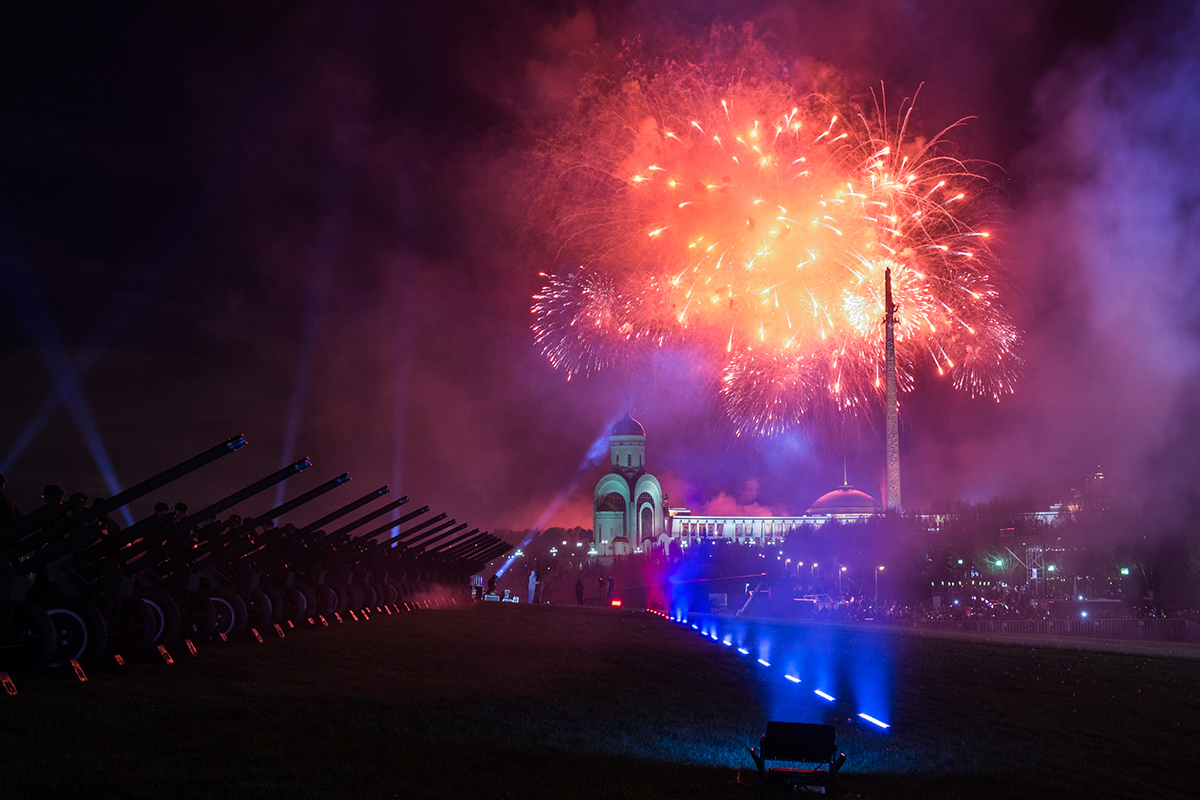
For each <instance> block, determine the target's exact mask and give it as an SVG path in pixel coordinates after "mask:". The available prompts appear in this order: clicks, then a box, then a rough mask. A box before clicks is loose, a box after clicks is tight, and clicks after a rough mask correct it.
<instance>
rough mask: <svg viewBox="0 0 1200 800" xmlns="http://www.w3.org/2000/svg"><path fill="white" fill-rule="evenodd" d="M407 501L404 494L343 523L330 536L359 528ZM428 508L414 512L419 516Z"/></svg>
mask: <svg viewBox="0 0 1200 800" xmlns="http://www.w3.org/2000/svg"><path fill="white" fill-rule="evenodd" d="M407 502H408V495H404V497H401V498H400V499H399V500H393V501H392V502H390V503H388V504H387V505H386V506H383V507H382V508H377V509H375V510H374V511H372V512H371V513H370V514H364V515H363V516H361V517H359V518H358V519H356V520H354V522H351V523H350V524H349V525H343V526H342V527H340V528H338V529H337V530H336V531H334V532H333V533H331V534H330V536H341V535H342V534H343V533H349V532H350V531H352V530H355V529H356V528H361V527H362V526H363V525H366V524H367V523H368V522H370V521H371V520H376V519H379V518H380V517H382V516H383V515H384V514H387V513H389V512H391V511H395V510H396V509H397V508H399V507H400V506H402V505H404V504H405V503H407ZM428 510H429V506H425V507H424V508H421V509H418V510H417V511H416V512H414V513H415V514H416V515H417V516H420V515H422V514H424V513H425V512H426V511H428ZM410 519H411V517H410Z"/></svg>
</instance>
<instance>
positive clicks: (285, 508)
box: [243, 472, 350, 528]
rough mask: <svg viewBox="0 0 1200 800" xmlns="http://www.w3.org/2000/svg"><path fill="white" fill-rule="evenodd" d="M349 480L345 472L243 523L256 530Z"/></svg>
mask: <svg viewBox="0 0 1200 800" xmlns="http://www.w3.org/2000/svg"><path fill="white" fill-rule="evenodd" d="M348 480H350V473H349V472H343V473H342V474H341V475H338V476H337V477H336V478H331V479H330V480H327V481H325V482H324V483H322V484H321V485H320V486H317V487H316V488H314V489H309V490H308V491H307V492H305V493H304V494H302V495H300V496H299V497H295V498H293V499H291V500H288V501H287V502H286V503H280V504H279V505H277V506H275V507H274V508H272V509H271V510H270V511H267V512H265V513H263V514H259V515H258V516H257V517H255V518H253V519H250V520H246V521H245V522H244V523H243V525H244V526H246V527H249V528H254V527H257V526H259V525H262V524H263V523H265V522H270V521H271V520H274V519H278V518H279V517H282V516H283V515H284V514H286V513H288V512H289V511H292V510H294V509H296V508H299V507H300V506H302V505H304V504H305V503H307V502H308V501H310V500H315V499H316V498H318V497H320V496H321V495H323V494H325V493H326V492H328V491H330V490H331V489H336V488H337V487H339V486H341V485H342V484H343V483H346V482H347V481H348Z"/></svg>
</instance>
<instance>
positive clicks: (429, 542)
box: [410, 522, 478, 553]
mask: <svg viewBox="0 0 1200 800" xmlns="http://www.w3.org/2000/svg"><path fill="white" fill-rule="evenodd" d="M466 527H467V523H465V522H463V523H460V524H459V525H456V526H454V527H453V528H451V529H450V530H448V531H444V532H443V533H440V534H438V535H437V536H434V537H433V538H432V539H428V540H426V541H424V542H422V543H421V544H420V545H419V546H415V545H410V547H413V548H414V549H415V550H416V551H417V552H419V553H427V552H430V549H429V548H430V547H432V546H433V544H434V542H440V541H443V540H444V539H446V537H448V536H454V535H455V534H457V533H461V532H462V531H463V530H465V529H466ZM476 530H478V528H476Z"/></svg>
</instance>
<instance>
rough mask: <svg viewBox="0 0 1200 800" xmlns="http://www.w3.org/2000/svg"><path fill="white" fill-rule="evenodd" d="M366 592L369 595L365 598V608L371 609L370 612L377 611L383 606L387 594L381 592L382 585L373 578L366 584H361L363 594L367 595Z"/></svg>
mask: <svg viewBox="0 0 1200 800" xmlns="http://www.w3.org/2000/svg"><path fill="white" fill-rule="evenodd" d="M367 592H370V594H369V595H367V597H366V598H365V599H366V601H367V608H369V609H371V610H372V611H379V610H380V608H379V607H380V606H382V605H383V599H384V597H386V596H387V593H386V592H385V591H384V590H383V585H382V584H381V583H380V582H379V581H377V580H375V579H374V578H369V579H368V580H367V582H366V583H364V584H363V594H367Z"/></svg>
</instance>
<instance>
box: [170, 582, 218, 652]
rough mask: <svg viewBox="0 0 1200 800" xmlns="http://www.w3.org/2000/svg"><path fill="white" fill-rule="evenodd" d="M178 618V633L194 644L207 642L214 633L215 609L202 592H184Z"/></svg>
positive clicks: (215, 625) (215, 626)
mask: <svg viewBox="0 0 1200 800" xmlns="http://www.w3.org/2000/svg"><path fill="white" fill-rule="evenodd" d="M179 618H180V622H179V632H180V633H181V634H182V635H183V637H184V638H185V639H191V640H192V641H193V642H194V643H195V644H203V643H204V642H207V641H208V639H209V637H210V636H212V635H214V634H215V633H216V630H217V609H216V608H214V607H213V601H212V600H211V599H209V597H208V595H206V594H205V593H204V592H184V594H183V602H182V603H180V604H179Z"/></svg>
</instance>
